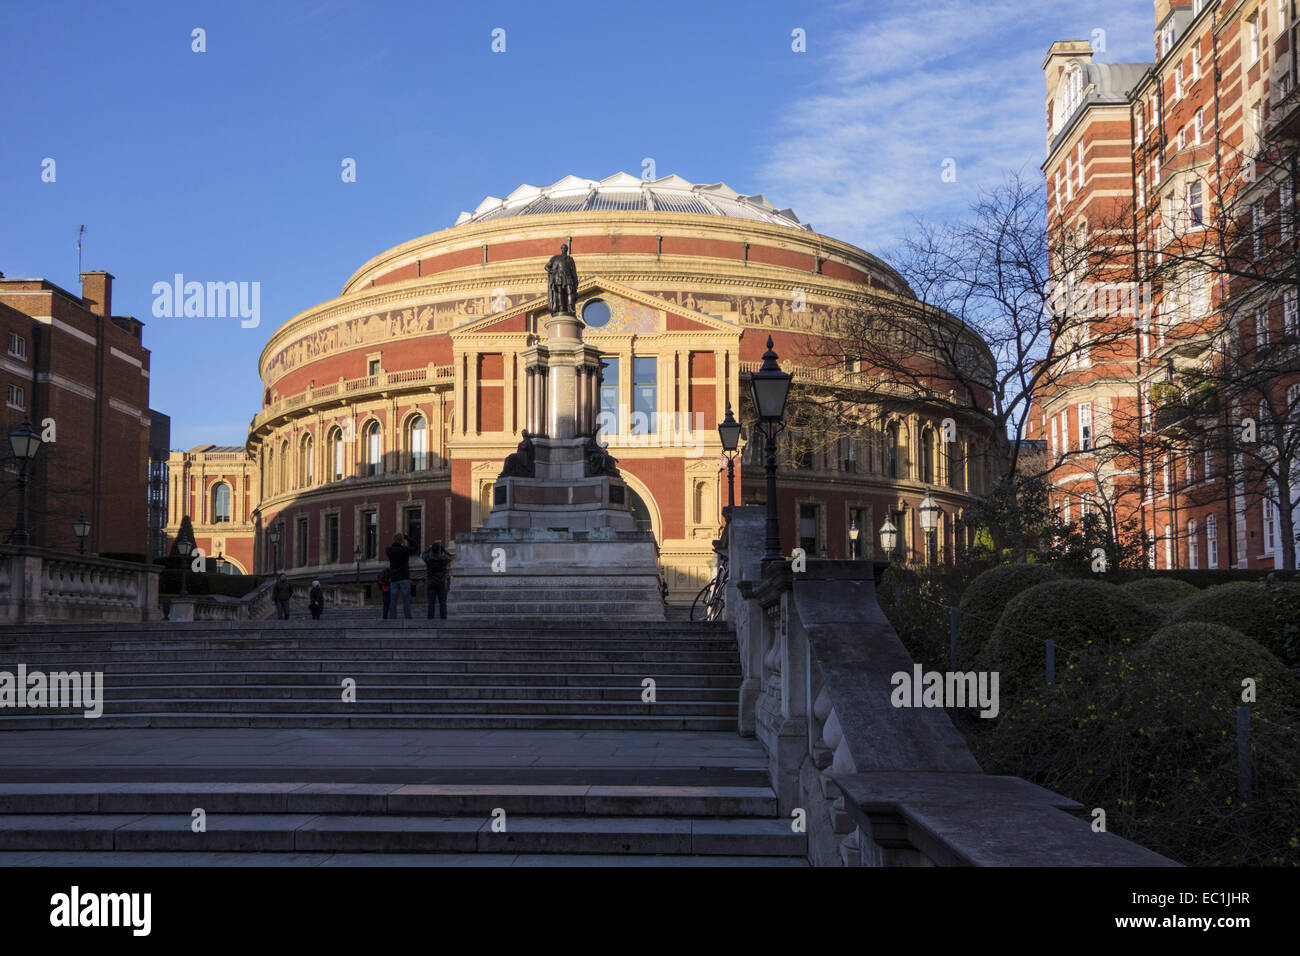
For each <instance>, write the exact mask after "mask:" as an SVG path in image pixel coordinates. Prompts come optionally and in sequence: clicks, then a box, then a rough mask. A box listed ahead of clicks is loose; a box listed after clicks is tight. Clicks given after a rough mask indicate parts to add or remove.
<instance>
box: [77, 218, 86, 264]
mask: <svg viewBox="0 0 1300 956" xmlns="http://www.w3.org/2000/svg"><path fill="white" fill-rule="evenodd" d="M85 234H86V227H85V226H84V225H80V226H78V227H77V275H81V237H82V236H84V235H85Z"/></svg>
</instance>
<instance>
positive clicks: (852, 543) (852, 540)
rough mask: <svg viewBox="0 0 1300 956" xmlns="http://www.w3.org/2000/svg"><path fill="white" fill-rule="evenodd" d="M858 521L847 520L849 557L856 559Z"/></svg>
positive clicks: (858, 532)
mask: <svg viewBox="0 0 1300 956" xmlns="http://www.w3.org/2000/svg"><path fill="white" fill-rule="evenodd" d="M861 533H862V532H860V531H859V530H858V522H857V521H856V520H853V521H850V522H849V559H850V560H856V559H857V556H858V535H859V534H861Z"/></svg>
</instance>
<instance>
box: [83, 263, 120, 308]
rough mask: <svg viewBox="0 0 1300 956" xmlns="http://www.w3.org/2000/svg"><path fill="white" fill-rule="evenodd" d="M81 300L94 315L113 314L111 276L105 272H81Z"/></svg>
mask: <svg viewBox="0 0 1300 956" xmlns="http://www.w3.org/2000/svg"><path fill="white" fill-rule="evenodd" d="M81 301H82V302H84V303H86V308H88V309H90V311H91V312H93V313H95V315H102V316H104V317H105V318H107V317H108V316H110V315H112V314H113V277H112V276H111V275H109V274H108V273H107V272H83V273H82V274H81Z"/></svg>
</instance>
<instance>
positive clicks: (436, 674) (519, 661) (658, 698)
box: [0, 608, 740, 731]
mask: <svg viewBox="0 0 1300 956" xmlns="http://www.w3.org/2000/svg"><path fill="white" fill-rule="evenodd" d="M376 611H377V609H374V608H356V609H347V610H336V611H333V612H332V613H331V614H330V616H329V618H327V619H325V620H322V621H320V622H316V621H311V620H309V619H308V620H303V619H296V620H289V621H279V620H271V621H261V622H257V623H255V624H249V623H242V624H230V623H224V622H213V623H206V622H196V623H186V624H167V623H165V622H164V623H160V624H137V625H115V626H104V625H77V626H73V625H70V626H63V627H58V628H44V629H41V630H36V631H30V632H27V633H23V632H22V631H20V630H19V629H16V628H5V629H0V670H2V669H9V670H12V669H13V666H15V665H17V664H18V663H20V662H21V663H25V664H26V665H27V667H28V669H29V670H41V671H47V672H48V671H68V670H76V671H102V672H103V673H104V698H105V702H104V713H103V716H101V717H99V718H95V719H93V720H92V719H87V718H85V717H84V716H83V715H82V709H79V708H65V709H57V708H50V709H39V710H31V709H17V710H15V709H5V710H0V730H20V729H21V730H31V729H49V728H65V729H86V728H88V727H91V726H94V727H100V728H103V727H283V728H292V727H305V728H340V727H367V728H384V727H386V728H406V729H445V728H484V729H486V728H492V729H533V730H612V729H625V730H731V731H734V730H735V729H736V709H737V704H736V689H737V687H738V685H739V680H740V677H739V665H738V660H737V657H736V646H735V640H734V638H733V637H732V635H731V633H730V632H729V631H727V630H726V629H725V627H724V626H722V625H710V624H699V623H696V624H691V623H689V622H662V621H659V622H637V623H627V624H617V623H615V624H603V625H600V626H599V627H598V628H593V629H591V632H590V633H580V629H578V628H575V626H574V625H573V624H571V623H564V622H556V621H548V622H542V623H537V624H532V625H529V626H528V628H527V630H526V631H525V630H522V629H519V628H517V627H511V626H508V625H497V624H466V623H463V622H459V621H447V622H443V621H439V622H436V624H434V623H431V622H429V621H426V620H424V619H423V618H422V617H416V618H414V619H412V620H410V621H407V620H400V619H399V620H389V621H383V620H376V613H375V612H376ZM348 679H351V680H353V681H355V701H353V702H349V701H345V700H344V681H345V680H348ZM647 679H650V680H653V681H654V691H655V695H654V696H655V700H654V702H652V703H649V702H645V701H643V699H642V694H643V690H644V684H643V682H644V681H646V680H647Z"/></svg>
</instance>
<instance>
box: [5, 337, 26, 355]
mask: <svg viewBox="0 0 1300 956" xmlns="http://www.w3.org/2000/svg"><path fill="white" fill-rule="evenodd" d="M9 354H10V355H12V356H13V357H14V358H19V359H26V358H27V340H26V339H25V338H23V337H22V336H21V335H19V334H18V333H17V332H10V333H9Z"/></svg>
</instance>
